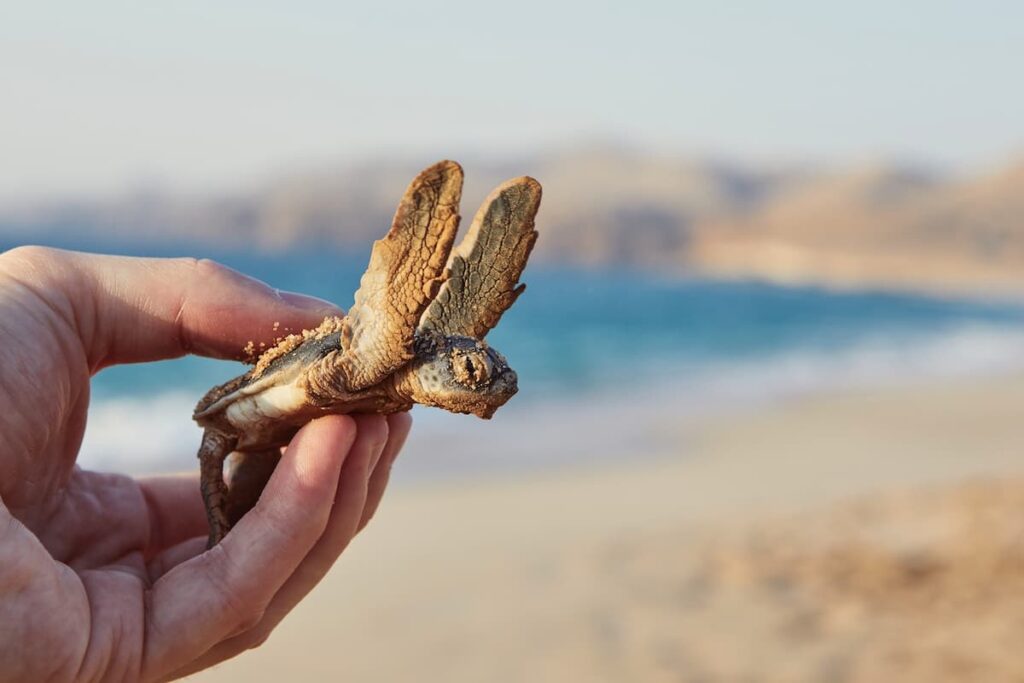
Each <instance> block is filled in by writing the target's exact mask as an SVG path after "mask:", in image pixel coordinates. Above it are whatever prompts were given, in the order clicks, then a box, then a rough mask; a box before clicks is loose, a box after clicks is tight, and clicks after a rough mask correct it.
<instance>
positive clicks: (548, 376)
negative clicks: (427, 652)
mask: <svg viewBox="0 0 1024 683" xmlns="http://www.w3.org/2000/svg"><path fill="white" fill-rule="evenodd" d="M94 249H96V250H103V251H114V250H112V249H103V248H102V247H100V248H95V247H94ZM120 251H122V252H131V251H135V252H136V253H137V252H148V253H149V254H151V255H171V254H174V253H175V252H178V253H189V254H192V255H195V254H196V251H195V250H184V249H180V250H174V249H171V250H163V251H154V250H152V249H136V250H130V249H120ZM202 255H207V256H211V257H213V258H216V259H217V260H219V261H221V262H223V263H226V264H227V265H230V266H232V267H234V268H236V269H238V270H240V271H243V272H245V273H247V274H250V275H252V276H255V277H258V278H260V279H263V280H265V281H267V282H269V283H270V284H272V285H273V286H275V287H279V288H282V289H289V290H295V291H302V292H306V293H309V294H313V295H316V296H320V297H323V298H325V299H328V300H331V301H334V302H336V303H338V304H339V305H341V306H343V307H346V308H347V307H348V306H349V305H350V304H351V301H352V294H353V292H354V291H355V288H356V286H357V284H358V280H359V276H360V274H361V273H362V270H363V268H364V266H365V259H366V255H365V254H360V255H344V254H337V253H333V252H330V251H327V250H307V251H295V252H291V253H288V254H278V255H265V254H254V253H242V252H220V253H218V252H213V253H206V254H202ZM524 279H525V281H526V282H527V284H528V287H527V291H526V292H525V294H524V295H523V296H522V297H521V298H520V299H519V301H518V302H517V304H516V305H515V306H514V307H513V308H512V309H511V310H510V311H509V312H508V313H507V314H506V316H505V318H504V319H503V321H502V323H501V325H500V326H499V327H498V328H497V329H496V330H495V331H493V332H492V333H491V335H490V336H489V338H488V340H489V341H490V342H491V343H492V345H494V346H495V347H497V348H498V349H499V350H501V351H502V352H503V353H504V354H505V355H506V357H507V358H508V359H509V362H510V363H511V365H512V366H513V367H514V368H515V369H516V371H517V372H518V373H519V377H520V388H521V390H520V393H519V394H518V395H517V396H516V397H515V398H514V399H513V400H512V401H511V402H510V403H509V404H508V405H507V406H505V407H504V408H503V409H502V410H501V411H499V413H498V415H497V416H496V417H495V419H494V420H493V421H492V422H490V423H484V422H483V421H480V420H478V419H477V418H474V417H470V416H453V415H449V414H446V413H443V412H441V411H437V410H431V409H421V408H417V409H416V410H415V418H416V428H415V431H414V436H413V438H412V440H411V441H410V444H409V446H408V448H407V451H409V452H410V456H409V457H404V458H403V460H404V461H412V462H403V469H402V473H401V476H404V477H406V478H408V479H424V478H427V479H429V478H436V477H448V476H455V475H457V474H464V473H473V472H479V471H505V470H518V469H521V468H523V467H548V466H554V465H563V464H569V463H575V462H580V461H587V460H594V459H602V458H622V457H632V456H633V454H634V453H636V454H639V453H651V452H658V451H659V449H662V450H664V449H672V448H678V447H679V445H678V439H676V438H675V437H674V436H673V437H672V438H668V437H665V438H664V442H663V443H659V439H660V438H662V437H661V436H659V435H661V434H662V433H663V432H664V431H665V424H666V423H669V424H674V423H680V424H682V423H685V422H686V421H687V420H690V419H694V418H698V417H700V416H702V415H706V414H708V413H710V412H722V411H728V410H733V409H736V408H737V407H742V408H749V407H751V406H754V407H756V406H757V405H758V404H759V403H760V402H765V401H772V400H778V399H779V398H783V397H787V396H793V395H797V394H802V393H807V392H814V391H825V390H829V389H833V388H843V387H851V386H876V385H883V384H892V383H900V382H912V381H918V380H920V379H923V378H938V377H957V376H972V375H982V374H991V373H1002V372H1009V371H1013V370H1016V369H1018V368H1022V369H1024V308H1021V307H1019V306H1015V305H1012V304H1009V303H1005V302H1004V303H998V302H990V303H986V302H978V301H953V300H943V299H936V298H929V297H923V296H912V295H904V294H893V293H886V292H856V293H855V292H835V291H829V290H825V289H819V288H810V287H780V286H774V285H768V284H764V283H755V282H718V281H708V280H701V279H685V278H672V277H665V276H656V275H650V274H645V273H642V272H636V271H601V272H595V271H585V270H570V269H552V268H544V267H534V266H531V267H530V268H529V269H528V271H527V273H526V276H525V278H524ZM244 369H245V368H244V366H242V365H240V364H237V363H231V362H226V361H213V360H208V359H200V358H184V359H179V360H175V361H166V362H160V363H151V364H143V365H131V366H120V367H114V368H108V369H106V370H103V371H102V372H100V373H99V374H98V375H97V376H96V377H95V379H94V386H93V405H92V408H91V411H90V421H89V426H88V430H87V434H86V440H85V443H84V445H83V451H82V457H81V460H80V461H81V462H82V464H83V465H86V466H92V467H97V468H102V469H119V470H127V471H133V472H140V471H152V470H175V469H188V468H191V467H193V466H194V452H195V450H194V449H195V446H196V445H197V443H198V439H199V430H198V428H197V427H196V426H195V425H194V424H193V423H192V422H191V419H190V413H191V409H192V406H193V405H194V403H195V401H196V400H197V399H198V398H199V397H200V396H201V395H202V393H203V392H204V391H205V390H206V389H208V388H209V387H210V386H212V385H213V384H215V383H218V382H222V381H224V380H226V379H229V378H230V377H233V376H234V375H236V374H239V373H240V372H242V371H244ZM638 457H639V456H638Z"/></svg>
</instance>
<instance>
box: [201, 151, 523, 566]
mask: <svg viewBox="0 0 1024 683" xmlns="http://www.w3.org/2000/svg"><path fill="white" fill-rule="evenodd" d="M461 192H462V169H461V167H460V166H459V165H458V164H456V163H455V162H452V161H442V162H440V163H438V164H435V165H433V166H431V167H430V168H427V169H426V170H424V171H423V172H422V173H420V174H419V175H418V176H417V177H416V179H415V180H413V182H412V183H411V184H410V185H409V188H408V189H407V190H406V192H405V195H404V196H403V198H402V201H401V202H400V203H399V206H398V210H397V211H396V213H395V218H394V221H393V223H392V226H391V229H390V231H389V232H388V234H387V236H386V237H384V239H381V240H378V241H377V242H375V243H374V246H373V250H372V252H371V256H370V264H369V266H368V267H367V270H366V272H365V273H364V275H363V277H362V279H361V281H360V286H359V290H358V291H357V292H356V295H355V304H354V305H353V307H352V310H351V311H349V313H348V315H346V316H345V317H344V318H328V319H326V320H325V321H324V322H323V324H321V325H320V327H318V328H317V329H315V330H307V331H304V332H303V333H302V334H300V335H291V336H290V337H287V338H286V339H284V340H282V341H281V342H280V343H279V344H278V345H277V346H275V347H273V348H271V349H269V350H268V351H267V352H266V353H264V354H263V355H262V356H260V358H259V360H258V361H257V363H256V365H255V366H254V367H253V368H252V369H251V370H249V372H247V373H245V374H244V375H241V376H240V377H237V378H235V379H233V380H231V381H229V382H227V383H225V384H223V385H220V386H217V387H214V388H213V389H211V390H210V391H209V392H208V393H207V394H206V396H204V397H203V399H202V400H201V401H200V402H199V404H198V405H197V406H196V410H195V413H194V416H193V417H194V418H195V420H196V421H197V422H198V423H199V424H200V426H202V427H203V428H204V433H203V440H202V444H201V446H200V448H199V459H200V465H201V484H202V493H203V500H204V502H205V504H206V509H207V515H208V518H209V521H210V539H209V542H210V545H211V546H212V545H214V544H216V543H218V542H219V541H220V540H221V538H223V537H224V534H226V533H227V531H228V530H229V529H230V527H231V525H232V524H233V523H234V522H235V521H237V519H238V518H239V517H240V516H241V515H242V514H244V513H245V512H246V511H247V510H248V509H249V508H250V507H251V506H252V504H254V503H255V501H256V500H257V499H258V497H259V493H260V491H261V490H262V487H263V485H264V484H265V483H266V480H267V478H268V477H269V475H270V473H271V472H272V470H273V467H274V465H275V464H276V462H277V459H278V457H279V453H280V451H279V449H280V447H281V446H283V445H284V444H286V443H288V441H289V440H290V439H291V437H292V436H293V435H294V434H295V432H296V431H298V429H299V428H300V427H301V426H302V425H303V424H305V423H306V422H308V421H309V420H311V419H313V418H316V417H319V416H321V415H327V414H332V413H355V412H363V413H367V412H368V413H393V412H397V411H400V410H406V409H408V408H410V407H411V406H412V405H413V404H414V403H420V404H423V405H429V406H435V407H438V408H443V409H445V410H449V411H452V412H457V413H472V414H475V415H478V416H480V417H483V418H489V417H491V416H492V415H493V414H494V412H495V411H496V410H497V409H498V408H499V407H501V406H502V405H503V404H504V403H505V402H506V401H508V399H509V398H511V397H512V396H513V395H514V394H515V393H516V390H517V380H516V374H515V372H514V371H513V370H512V369H511V368H510V367H509V366H508V363H507V362H506V360H505V358H504V357H503V356H502V355H501V354H500V353H498V352H497V351H496V350H494V349H492V348H491V347H489V346H488V345H487V343H486V342H485V341H484V337H485V336H486V335H487V333H488V332H489V331H490V330H491V329H493V328H494V327H495V326H496V325H497V324H498V321H499V320H500V319H501V316H502V314H503V313H504V312H505V311H506V310H507V309H508V308H509V307H510V306H511V305H512V304H513V303H514V302H515V300H516V298H517V297H518V296H519V294H520V293H521V292H522V291H523V289H524V288H525V285H522V284H520V283H519V277H520V275H521V274H522V271H523V268H524V267H525V266H526V261H527V258H528V257H529V255H530V251H531V249H532V248H533V244H534V242H535V240H536V238H537V233H536V231H535V230H534V217H535V216H536V213H537V209H538V208H539V206H540V199H541V187H540V184H539V183H537V181H535V180H533V179H532V178H526V177H523V178H517V179H514V180H510V181H508V182H506V183H504V184H503V185H501V186H499V187H498V188H496V189H495V190H494V192H492V193H491V195H490V196H489V197H488V198H487V200H486V201H485V202H484V204H483V206H482V207H481V209H480V211H479V212H478V213H477V215H476V217H475V219H474V221H473V224H472V226H471V227H470V229H469V231H468V233H467V235H466V237H465V238H464V239H463V240H462V242H461V243H460V244H459V246H458V247H457V248H456V249H454V251H453V250H452V244H453V242H454V239H455V233H456V230H457V229H458V223H459V213H458V207H459V199H460V196H461ZM232 453H233V455H232V456H231V461H230V467H229V471H230V477H229V478H230V479H231V482H232V484H231V488H230V491H229V489H228V486H227V485H226V484H225V481H224V461H225V458H227V457H228V455H229V454H232Z"/></svg>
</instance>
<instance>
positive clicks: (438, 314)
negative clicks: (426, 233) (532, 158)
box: [422, 178, 541, 339]
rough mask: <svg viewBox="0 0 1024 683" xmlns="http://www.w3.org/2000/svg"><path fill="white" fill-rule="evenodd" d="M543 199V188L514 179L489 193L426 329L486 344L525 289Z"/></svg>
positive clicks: (455, 255) (457, 251)
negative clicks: (521, 279)
mask: <svg viewBox="0 0 1024 683" xmlns="http://www.w3.org/2000/svg"><path fill="white" fill-rule="evenodd" d="M540 198H541V187H540V183H538V182H537V181H536V180H534V179H532V178H517V179H515V180H510V181H509V182H507V183H505V184H503V185H501V186H499V187H498V188H497V189H495V190H494V192H492V193H491V195H490V196H489V197H488V198H487V200H486V201H485V202H484V203H483V206H481V207H480V211H478V212H477V215H476V217H475V218H474V219H473V224H472V225H471V226H470V228H469V232H468V233H467V234H466V237H465V238H463V240H462V242H461V243H460V244H459V246H458V248H456V249H455V252H454V253H453V254H452V259H451V265H450V269H451V273H450V274H449V276H448V279H447V280H446V281H445V283H444V284H443V285H442V286H441V290H440V291H439V292H438V294H437V297H436V298H435V299H434V301H433V302H432V303H431V304H430V307H429V308H428V309H427V313H426V315H425V316H424V319H423V325H422V327H423V329H425V330H430V331H433V332H437V333H439V334H445V335H452V334H458V335H462V336H464V337H472V338H474V339H483V338H484V337H485V336H487V333H488V332H489V331H491V330H492V329H494V327H496V326H497V324H498V321H499V320H501V316H502V314H503V313H504V312H505V311H506V310H508V309H509V308H510V307H511V306H512V304H514V303H515V301H516V299H517V298H518V297H519V295H520V294H522V292H523V290H525V289H526V285H519V276H520V275H521V274H522V272H523V268H525V267H526V260H527V259H528V258H529V257H530V252H531V251H532V250H533V245H534V243H535V242H536V241H537V231H536V230H534V229H533V219H534V216H535V215H536V214H537V209H538V208H539V207H540ZM517 285H518V286H517Z"/></svg>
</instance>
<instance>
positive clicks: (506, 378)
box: [472, 368, 519, 420]
mask: <svg viewBox="0 0 1024 683" xmlns="http://www.w3.org/2000/svg"><path fill="white" fill-rule="evenodd" d="M518 391H519V377H518V376H517V375H516V372H515V370H512V369H511V368H509V369H507V370H505V372H503V373H501V375H500V376H499V377H498V378H497V379H496V380H495V381H494V383H493V384H491V386H490V388H489V389H488V391H487V400H486V401H481V402H480V403H478V404H477V405H476V406H474V408H473V410H472V413H473V414H474V415H476V416H477V417H482V418H483V419H485V420H490V419H491V418H492V417H494V413H495V412H497V410H498V408H500V407H502V406H503V405H505V404H506V403H508V400H509V399H510V398H512V397H513V396H515V395H516V393H517V392H518Z"/></svg>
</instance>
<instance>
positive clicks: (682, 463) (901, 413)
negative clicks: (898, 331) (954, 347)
mask: <svg viewBox="0 0 1024 683" xmlns="http://www.w3.org/2000/svg"><path fill="white" fill-rule="evenodd" d="M1022 413H1024V377H1006V378H999V379H983V380H982V379H974V380H961V381H955V382H953V381H946V382H943V383H933V384H929V385H927V386H917V387H913V388H900V389H887V390H884V391H883V390H878V391H866V390H865V391H857V392H847V393H844V394H835V395H827V396H813V397H811V396H808V397H803V398H799V399H791V400H789V401H787V402H783V403H778V404H775V405H772V406H768V407H761V408H758V409H757V410H756V411H755V410H750V411H748V412H747V413H746V414H743V415H733V416H731V417H717V418H714V419H713V420H709V421H706V422H705V423H703V424H699V425H697V426H693V425H686V426H682V425H677V424H675V423H674V422H673V421H671V420H666V421H664V424H662V425H661V427H660V429H661V430H662V432H663V433H662V434H661V435H660V436H661V437H662V438H659V439H657V440H655V441H654V442H652V443H658V444H667V445H665V446H658V447H657V448H658V449H659V450H660V451H662V452H647V453H645V454H644V457H642V458H641V457H637V454H638V453H639V451H640V449H641V448H645V449H648V450H649V449H650V448H652V446H650V445H648V446H638V449H637V450H636V451H628V452H623V453H622V454H621V457H618V458H616V459H615V460H613V461H607V460H605V461H603V462H601V463H600V464H598V465H590V466H583V465H567V466H564V467H561V468H559V469H558V470H557V471H555V472H551V471H545V472H532V473H520V474H515V475H505V476H503V477H501V478H490V479H486V478H484V479H480V478H478V479H474V480H463V481H458V482H448V483H430V484H424V483H421V484H418V485H406V486H399V487H396V488H394V489H393V490H392V491H390V492H389V496H388V498H387V499H386V500H385V502H384V505H383V507H382V509H381V511H380V512H379V513H378V517H377V518H376V519H375V520H374V521H373V523H372V524H371V526H370V528H369V529H368V530H367V532H366V533H365V534H364V535H363V536H361V537H360V538H358V539H357V540H356V541H355V543H354V544H353V545H352V546H351V547H350V549H349V550H348V551H347V553H346V554H345V556H344V557H343V558H342V560H341V561H340V562H339V564H338V566H337V567H336V568H335V569H334V570H333V571H332V573H331V574H330V575H329V576H328V577H327V579H326V580H325V581H324V582H323V584H322V585H321V586H320V587H318V589H317V590H316V591H315V592H314V593H313V594H312V595H311V596H310V598H309V599H307V600H306V602H305V603H303V604H302V605H301V606H300V607H299V608H298V609H297V610H296V611H295V612H294V613H293V614H292V615H290V617H289V618H288V619H286V621H285V622H284V623H283V624H282V625H281V626H280V627H279V629H278V630H277V631H276V632H275V633H274V635H273V636H272V637H271V639H270V640H269V642H268V643H267V644H266V645H264V646H263V648H261V649H260V650H257V651H253V652H250V653H247V654H245V655H243V656H241V657H239V658H237V659H236V660H233V661H231V662H227V663H225V664H223V665H221V666H220V667H218V668H217V669H215V670H213V671H211V672H206V673H204V674H201V675H199V676H196V677H195V678H194V679H193V680H201V681H216V680H250V681H279V680H295V681H305V680H348V681H446V682H458V681H762V680H765V681H847V680H849V681H878V680H894V679H898V680H901V681H907V680H910V681H918V680H920V681H937V680H966V679H971V680H987V681H998V680H1020V679H1021V678H1022V677H1024V654H1022V653H1020V651H1019V643H1021V642H1024V453H1022V452H1021V444H1022V443H1024V414H1022ZM566 438H567V439H570V438H571V437H568V436H567V437H566ZM671 444H675V445H674V446H672V445H671ZM403 457H416V458H425V457H429V455H428V454H426V453H416V452H415V448H413V449H410V452H408V453H407V454H406V455H404V456H403ZM399 466H400V465H399Z"/></svg>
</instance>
